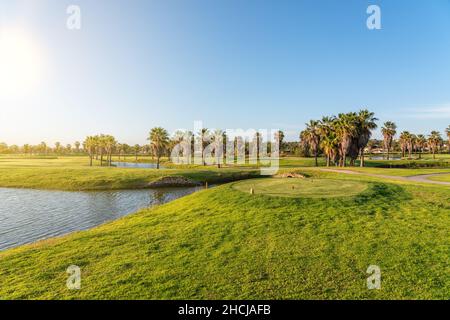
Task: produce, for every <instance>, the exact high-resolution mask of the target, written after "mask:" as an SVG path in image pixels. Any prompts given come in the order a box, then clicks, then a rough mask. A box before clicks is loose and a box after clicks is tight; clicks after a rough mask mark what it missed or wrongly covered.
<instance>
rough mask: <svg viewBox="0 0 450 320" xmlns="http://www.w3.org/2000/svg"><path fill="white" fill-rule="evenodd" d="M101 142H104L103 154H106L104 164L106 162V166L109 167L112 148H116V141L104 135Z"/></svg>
mask: <svg viewBox="0 0 450 320" xmlns="http://www.w3.org/2000/svg"><path fill="white" fill-rule="evenodd" d="M103 141H104V148H105V152H106V162H107V164H108V166H111V164H112V153H113V151H114V148H115V147H116V144H117V141H116V139H115V138H114V137H113V136H111V135H105V136H104V137H103Z"/></svg>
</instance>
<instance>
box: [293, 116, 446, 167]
mask: <svg viewBox="0 0 450 320" xmlns="http://www.w3.org/2000/svg"><path fill="white" fill-rule="evenodd" d="M377 120H378V119H377V118H376V117H375V115H374V113H373V112H370V111H368V110H361V111H359V112H350V113H340V114H338V116H331V117H328V116H326V117H323V118H322V119H321V120H310V121H309V122H308V123H306V129H305V130H303V131H302V132H301V133H300V146H301V147H302V148H303V150H304V151H305V153H312V155H313V156H314V158H315V165H316V166H318V160H317V159H318V156H319V155H320V154H323V155H324V156H325V158H326V164H327V166H330V165H335V166H340V167H345V166H346V165H347V160H349V163H350V165H355V162H356V160H357V159H358V158H359V159H360V166H364V155H365V154H366V152H367V151H368V150H370V149H371V148H372V147H373V142H374V140H371V136H372V132H373V130H375V129H376V128H377V127H378V126H377V124H376V122H377ZM445 131H446V135H447V142H448V148H449V150H448V151H449V152H450V126H449V127H448V128H447V129H446V130H445ZM381 133H382V135H383V142H382V144H383V149H384V152H385V153H386V155H387V159H388V160H389V156H390V153H391V151H392V149H393V147H394V145H396V141H395V136H396V134H397V125H396V124H395V123H394V122H391V121H387V122H385V123H384V124H383V126H382V128H381ZM371 143H372V145H371ZM397 143H398V145H399V146H400V149H401V152H402V157H405V155H406V152H408V155H409V158H411V157H412V153H413V152H414V151H416V152H419V157H420V156H421V154H422V153H423V152H424V151H425V150H427V151H429V152H431V153H432V154H433V158H435V157H436V153H437V152H439V151H442V150H443V146H444V143H445V142H444V139H443V138H442V136H441V134H440V133H439V132H438V131H432V132H431V133H430V134H429V135H428V136H425V135H423V134H418V135H415V134H412V133H410V132H408V131H403V132H401V133H400V136H399V139H398V141H397Z"/></svg>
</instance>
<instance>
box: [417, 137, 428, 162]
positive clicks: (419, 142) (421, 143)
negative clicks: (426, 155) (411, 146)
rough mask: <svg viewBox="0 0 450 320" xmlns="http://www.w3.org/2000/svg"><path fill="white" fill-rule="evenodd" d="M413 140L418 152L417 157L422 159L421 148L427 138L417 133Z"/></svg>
mask: <svg viewBox="0 0 450 320" xmlns="http://www.w3.org/2000/svg"><path fill="white" fill-rule="evenodd" d="M415 142H416V148H417V151H418V152H419V159H422V152H423V148H424V147H425V145H426V144H427V139H426V138H425V136H424V135H423V134H418V135H417V137H416V140H415Z"/></svg>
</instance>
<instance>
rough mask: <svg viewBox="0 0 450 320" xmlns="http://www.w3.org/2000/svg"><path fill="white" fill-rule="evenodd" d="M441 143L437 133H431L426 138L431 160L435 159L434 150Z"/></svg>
mask: <svg viewBox="0 0 450 320" xmlns="http://www.w3.org/2000/svg"><path fill="white" fill-rule="evenodd" d="M441 141H442V137H441V134H440V133H439V132H438V131H431V134H430V136H429V137H428V147H429V148H430V150H431V152H432V153H433V159H436V150H437V148H438V147H439V144H440V143H441Z"/></svg>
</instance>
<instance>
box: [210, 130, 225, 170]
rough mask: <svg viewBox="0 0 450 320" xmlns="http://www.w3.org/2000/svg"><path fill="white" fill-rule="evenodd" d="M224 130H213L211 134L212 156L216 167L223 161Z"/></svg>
mask: <svg viewBox="0 0 450 320" xmlns="http://www.w3.org/2000/svg"><path fill="white" fill-rule="evenodd" d="M224 135H225V132H224V131H223V130H219V129H218V130H215V131H214V133H213V135H212V137H211V138H212V143H213V144H214V156H215V158H216V165H217V168H220V165H221V164H222V163H223V155H224V152H223V142H224Z"/></svg>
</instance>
